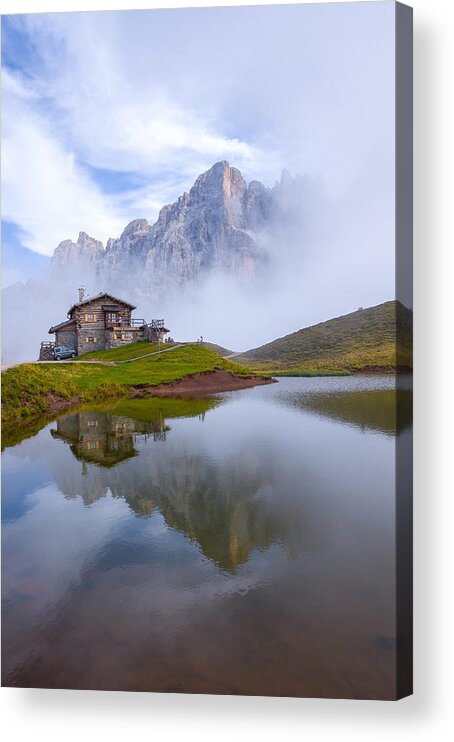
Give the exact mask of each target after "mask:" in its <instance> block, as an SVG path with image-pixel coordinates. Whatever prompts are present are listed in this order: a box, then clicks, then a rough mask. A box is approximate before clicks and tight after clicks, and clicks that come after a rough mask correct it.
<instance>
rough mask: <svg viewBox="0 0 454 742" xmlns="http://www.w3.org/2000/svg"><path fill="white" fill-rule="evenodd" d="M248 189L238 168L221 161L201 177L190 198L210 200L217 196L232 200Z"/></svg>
mask: <svg viewBox="0 0 454 742" xmlns="http://www.w3.org/2000/svg"><path fill="white" fill-rule="evenodd" d="M246 189H247V185H246V181H245V180H244V178H243V176H242V175H241V173H240V171H239V170H238V169H237V168H236V167H230V165H229V163H228V162H227V161H226V160H221V162H216V164H215V165H213V167H211V168H210V169H209V170H207V171H206V172H205V173H202V175H199V177H198V178H197V180H196V182H195V183H194V185H193V187H192V188H191V190H190V192H189V196H190V197H191V198H197V199H201V198H202V199H206V198H208V199H209V198H213V197H215V196H222V197H223V198H225V199H230V198H232V197H235V196H237V197H238V196H241V195H242V194H243V193H244V192H245V190H246Z"/></svg>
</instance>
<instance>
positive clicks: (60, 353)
mask: <svg viewBox="0 0 454 742" xmlns="http://www.w3.org/2000/svg"><path fill="white" fill-rule="evenodd" d="M52 355H53V356H54V358H55V360H56V361H61V359H62V358H75V357H76V351H75V350H74V349H73V348H66V347H65V346H64V345H59V346H57V348H54V350H53V352H52Z"/></svg>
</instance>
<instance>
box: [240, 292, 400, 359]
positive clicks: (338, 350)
mask: <svg viewBox="0 0 454 742" xmlns="http://www.w3.org/2000/svg"><path fill="white" fill-rule="evenodd" d="M412 325H413V314H412V312H411V311H410V310H408V309H406V308H405V307H404V306H403V305H402V304H400V303H399V302H394V301H389V302H386V303H385V304H379V305H378V306H376V307H370V308H368V309H362V310H358V311H356V312H352V313H351V314H346V315H344V316H342V317H336V318H335V319H331V320H328V321H327V322H321V323H320V324H318V325H314V326H312V327H306V328H305V329H303V330H298V331H297V332H294V333H292V334H291V335H286V336H285V337H282V338H279V339H278V340H274V341H273V342H272V343H268V344H267V345H262V346H261V347H260V348H255V349H253V350H249V351H247V352H246V353H243V354H241V355H239V356H237V357H236V358H235V360H236V361H238V363H242V364H246V365H248V366H249V367H250V368H253V369H254V370H256V371H257V370H260V371H264V372H271V371H284V370H288V371H293V372H294V373H297V372H301V373H305V372H307V373H311V372H314V373H317V372H319V373H330V372H349V371H350V372H351V371H353V372H354V371H359V370H361V369H363V368H367V367H381V368H384V369H386V370H392V369H394V368H396V367H411V366H412V341H411V338H412ZM396 328H398V342H397V344H396V332H397V329H396Z"/></svg>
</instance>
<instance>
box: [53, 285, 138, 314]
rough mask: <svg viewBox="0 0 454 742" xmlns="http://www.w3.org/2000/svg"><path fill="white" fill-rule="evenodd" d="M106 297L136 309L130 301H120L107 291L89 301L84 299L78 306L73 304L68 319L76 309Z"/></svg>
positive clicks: (90, 298) (91, 297)
mask: <svg viewBox="0 0 454 742" xmlns="http://www.w3.org/2000/svg"><path fill="white" fill-rule="evenodd" d="M104 296H107V297H108V298H109V299H113V300H114V301H116V302H118V303H119V304H126V306H127V307H130V308H131V309H136V307H135V306H134V304H130V303H129V301H125V300H124V299H118V298H117V297H116V296H113V295H112V294H107V293H106V292H105V291H101V293H100V294H97V296H90V297H89V298H88V299H84V300H83V301H79V302H77V304H73V305H72V307H70V309H69V310H68V317H69V316H70V315H71V313H72V312H73V311H74V310H75V309H76V307H83V306H84V304H90V303H91V302H92V301H95V299H102V298H103V297H104Z"/></svg>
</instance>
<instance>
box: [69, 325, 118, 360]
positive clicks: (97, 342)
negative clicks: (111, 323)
mask: <svg viewBox="0 0 454 742" xmlns="http://www.w3.org/2000/svg"><path fill="white" fill-rule="evenodd" d="M108 335H109V331H108V330H104V329H102V330H101V329H99V330H98V329H92V330H88V329H86V328H82V329H80V330H79V331H78V333H77V353H78V355H80V356H81V355H83V354H84V353H92V352H93V351H95V350H107V349H108V348H110V345H109V338H108ZM87 338H88V342H87Z"/></svg>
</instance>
